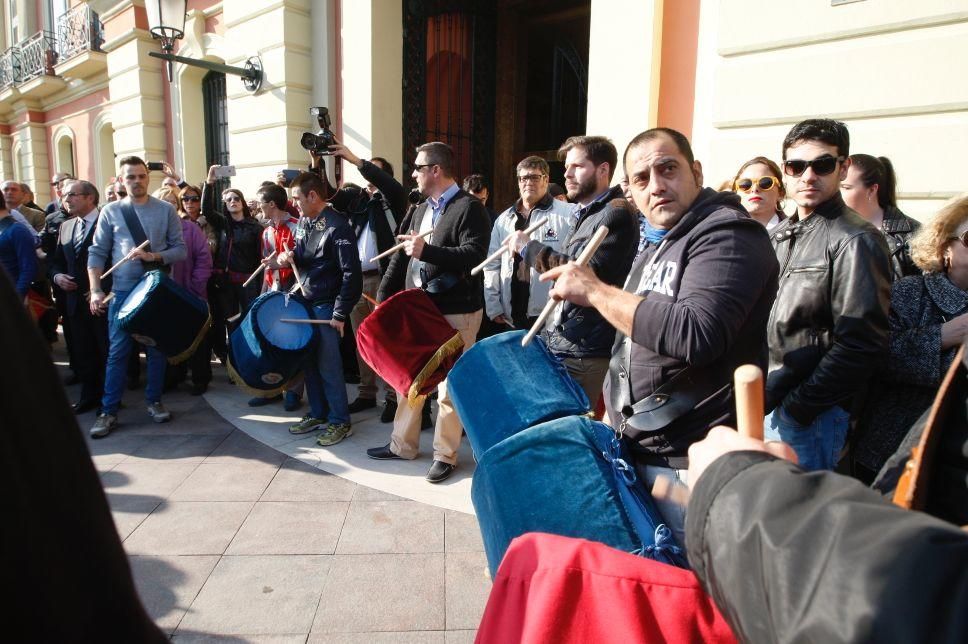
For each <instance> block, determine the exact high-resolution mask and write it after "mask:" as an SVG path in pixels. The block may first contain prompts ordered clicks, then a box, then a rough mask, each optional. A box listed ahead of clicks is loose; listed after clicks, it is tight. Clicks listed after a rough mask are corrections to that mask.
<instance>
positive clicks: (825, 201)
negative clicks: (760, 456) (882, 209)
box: [765, 119, 891, 470]
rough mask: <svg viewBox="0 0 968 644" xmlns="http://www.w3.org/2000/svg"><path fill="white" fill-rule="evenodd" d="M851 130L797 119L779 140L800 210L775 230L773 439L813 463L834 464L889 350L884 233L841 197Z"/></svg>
mask: <svg viewBox="0 0 968 644" xmlns="http://www.w3.org/2000/svg"><path fill="white" fill-rule="evenodd" d="M849 146H850V135H849V134H848V132H847V127H846V126H845V125H844V124H843V123H841V122H839V121H832V120H829V119H810V120H807V121H803V122H801V123H798V124H797V125H795V126H794V127H793V129H792V130H790V133H789V134H787V136H786V138H785V139H784V140H783V173H784V174H785V175H786V188H787V194H788V195H789V196H791V197H792V198H793V199H794V201H796V204H797V212H796V214H795V215H793V216H792V217H790V218H789V219H788V220H786V221H784V222H783V223H782V224H780V225H779V226H777V227H776V228H775V229H774V230H773V232H772V235H771V236H770V238H771V240H772V242H773V248H774V250H775V251H776V254H777V259H778V260H779V262H780V284H779V290H778V292H777V296H776V302H775V303H774V305H773V311H772V313H771V315H770V324H769V326H768V327H767V328H768V331H767V334H768V335H767V339H768V342H769V348H770V369H769V375H768V376H767V382H766V409H767V410H768V411H770V410H772V411H770V413H769V414H768V415H767V417H766V421H765V425H766V426H765V430H766V435H767V438H770V437H772V438H773V439H777V438H779V439H782V440H783V441H785V442H787V443H789V444H790V445H791V446H792V447H793V448H794V450H795V451H796V452H797V456H798V457H799V460H800V465H801V467H803V468H804V469H807V470H824V469H826V470H829V469H833V468H834V466H835V465H836V464H837V461H838V460H839V458H840V451H841V449H842V448H843V446H844V443H845V440H846V437H847V428H848V424H849V421H850V412H851V410H852V409H854V408H856V407H857V405H858V404H860V403H861V402H862V400H861V398H862V397H863V393H864V390H865V389H866V384H867V381H868V379H869V378H870V376H871V374H872V373H873V370H874V369H875V368H876V367H877V365H878V363H879V362H880V361H881V359H882V358H884V357H885V356H886V354H887V342H888V322H887V311H888V306H889V304H890V290H891V273H890V262H889V260H888V256H889V253H888V250H887V244H886V243H885V242H884V236H883V235H882V234H880V232H879V231H878V230H877V229H876V228H874V227H873V226H872V225H870V224H869V223H867V222H866V221H864V220H863V219H862V218H861V217H860V215H858V214H857V213H856V212H854V211H853V210H851V209H850V208H848V207H847V206H846V204H844V200H843V198H842V197H841V196H840V182H841V181H843V180H844V178H845V177H846V175H847V168H848V166H849V165H850V159H849V158H848V155H849V154H850V151H849Z"/></svg>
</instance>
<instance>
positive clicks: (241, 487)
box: [171, 462, 278, 501]
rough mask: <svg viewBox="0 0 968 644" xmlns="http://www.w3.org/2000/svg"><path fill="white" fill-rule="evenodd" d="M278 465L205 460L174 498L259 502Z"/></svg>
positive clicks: (177, 490) (179, 499) (180, 499)
mask: <svg viewBox="0 0 968 644" xmlns="http://www.w3.org/2000/svg"><path fill="white" fill-rule="evenodd" d="M277 467H278V466H276V465H267V464H264V463H259V462H252V463H242V464H235V465H222V464H220V463H202V464H201V465H199V466H198V468H197V469H196V470H195V471H194V472H192V473H191V475H190V476H189V477H188V478H187V479H185V481H184V482H183V483H182V484H181V485H179V486H178V488H177V489H176V490H175V491H174V492H172V493H171V500H172V501H257V500H258V499H259V497H260V496H262V493H263V492H264V491H265V489H266V486H268V485H269V481H271V480H272V477H273V476H275V473H276V469H277Z"/></svg>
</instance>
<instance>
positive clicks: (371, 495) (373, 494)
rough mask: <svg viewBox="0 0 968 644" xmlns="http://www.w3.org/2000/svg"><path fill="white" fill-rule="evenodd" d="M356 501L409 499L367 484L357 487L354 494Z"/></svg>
mask: <svg viewBox="0 0 968 644" xmlns="http://www.w3.org/2000/svg"><path fill="white" fill-rule="evenodd" d="M353 500H354V501H407V500H408V499H406V498H404V497H402V496H397V495H396V494H390V493H388V492H383V491H381V490H376V489H374V488H372V487H366V486H365V485H360V486H358V487H357V488H356V494H354V495H353Z"/></svg>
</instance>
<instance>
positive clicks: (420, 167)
mask: <svg viewBox="0 0 968 644" xmlns="http://www.w3.org/2000/svg"><path fill="white" fill-rule="evenodd" d="M435 165H437V164H436V163H421V164H419V165H414V166H413V169H414V170H416V171H417V172H423V169H424V168H432V167H434V166H435Z"/></svg>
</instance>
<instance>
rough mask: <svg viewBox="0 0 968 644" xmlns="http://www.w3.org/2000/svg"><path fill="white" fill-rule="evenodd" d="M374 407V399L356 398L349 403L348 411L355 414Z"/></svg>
mask: <svg viewBox="0 0 968 644" xmlns="http://www.w3.org/2000/svg"><path fill="white" fill-rule="evenodd" d="M374 407H376V399H375V398H357V399H356V400H354V401H353V402H351V403H350V407H349V409H350V413H351V414H357V413H359V412H361V411H364V410H367V409H373V408H374Z"/></svg>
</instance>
